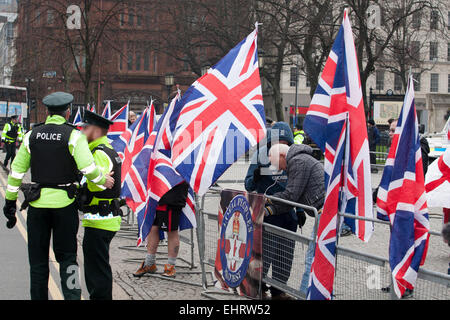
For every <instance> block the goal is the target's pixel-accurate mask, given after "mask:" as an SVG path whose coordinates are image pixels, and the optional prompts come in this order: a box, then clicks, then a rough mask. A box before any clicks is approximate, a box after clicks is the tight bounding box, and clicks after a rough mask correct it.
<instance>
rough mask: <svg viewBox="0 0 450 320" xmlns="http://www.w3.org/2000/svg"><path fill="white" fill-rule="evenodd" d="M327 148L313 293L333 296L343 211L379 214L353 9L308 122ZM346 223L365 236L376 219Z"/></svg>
mask: <svg viewBox="0 0 450 320" xmlns="http://www.w3.org/2000/svg"><path fill="white" fill-rule="evenodd" d="M304 130H305V131H306V132H307V133H308V135H309V136H310V137H311V138H312V139H313V140H314V142H315V143H316V144H317V145H318V146H319V147H320V148H321V149H322V151H323V152H324V153H325V162H324V169H325V187H326V190H327V192H326V198H325V204H324V208H323V213H322V215H321V218H320V222H319V228H318V234H317V239H316V252H315V258H314V261H313V264H312V266H311V275H310V279H309V289H308V299H314V300H316V299H319V300H321V299H331V296H332V291H333V282H334V274H335V263H336V261H335V253H336V234H337V230H339V225H340V223H342V219H339V218H338V212H342V213H346V214H353V215H355V216H357V217H367V218H372V217H373V208H372V187H371V176H370V156H369V143H368V138H367V129H366V118H365V114H364V102H363V95H362V90H361V81H360V78H359V68H358V61H357V57H356V51H355V45H354V42H353V34H352V29H351V25H350V20H349V18H348V13H347V10H345V11H344V18H343V22H342V26H341V28H340V30H339V33H338V34H337V37H336V40H335V42H334V45H333V47H332V50H331V52H330V55H329V57H328V60H327V62H326V64H325V67H324V70H323V73H322V76H321V79H320V80H319V84H318V86H317V89H316V92H315V94H314V96H313V99H312V101H311V105H310V107H309V109H308V113H307V115H306V118H305V122H304ZM346 223H347V224H348V225H349V226H350V227H351V228H352V231H353V232H354V233H355V234H357V235H358V237H359V238H360V239H362V240H364V241H368V240H369V238H370V236H371V234H372V231H373V224H372V223H370V222H367V221H363V220H357V221H356V222H355V220H354V219H349V220H348V221H346Z"/></svg>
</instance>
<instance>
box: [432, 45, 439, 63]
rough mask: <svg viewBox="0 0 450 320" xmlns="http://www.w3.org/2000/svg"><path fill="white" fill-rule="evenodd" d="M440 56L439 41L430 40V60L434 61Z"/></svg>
mask: <svg viewBox="0 0 450 320" xmlns="http://www.w3.org/2000/svg"><path fill="white" fill-rule="evenodd" d="M437 58H438V43H437V42H436V41H431V42H430V60H431V61H434V60H437Z"/></svg>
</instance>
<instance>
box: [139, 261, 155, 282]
mask: <svg viewBox="0 0 450 320" xmlns="http://www.w3.org/2000/svg"><path fill="white" fill-rule="evenodd" d="M157 270H158V269H157V268H156V264H153V265H151V266H146V265H145V261H144V262H142V264H141V266H140V267H139V269H138V271H136V272H135V273H133V276H135V277H139V278H140V277H142V276H143V275H144V274H146V273H156V271H157Z"/></svg>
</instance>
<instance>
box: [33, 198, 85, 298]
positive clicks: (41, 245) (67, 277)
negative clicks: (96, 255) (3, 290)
mask: <svg viewBox="0 0 450 320" xmlns="http://www.w3.org/2000/svg"><path fill="white" fill-rule="evenodd" d="M78 226H79V219H78V210H77V208H76V206H75V203H73V204H71V205H70V206H67V207H65V208H61V209H48V208H46V209H41V208H33V207H31V206H30V208H29V209H28V217H27V230H28V258H29V262H30V282H31V283H30V293H31V299H32V300H48V277H49V248H50V238H51V236H52V235H53V251H54V252H55V258H56V261H57V262H58V263H59V273H60V277H61V288H62V293H63V295H64V299H66V300H80V298H81V287H80V283H79V282H80V281H79V267H78V263H77V232H78Z"/></svg>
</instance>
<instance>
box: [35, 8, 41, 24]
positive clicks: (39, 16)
mask: <svg viewBox="0 0 450 320" xmlns="http://www.w3.org/2000/svg"><path fill="white" fill-rule="evenodd" d="M35 21H36V25H37V26H40V25H41V12H40V11H39V10H37V11H36V19H35Z"/></svg>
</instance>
